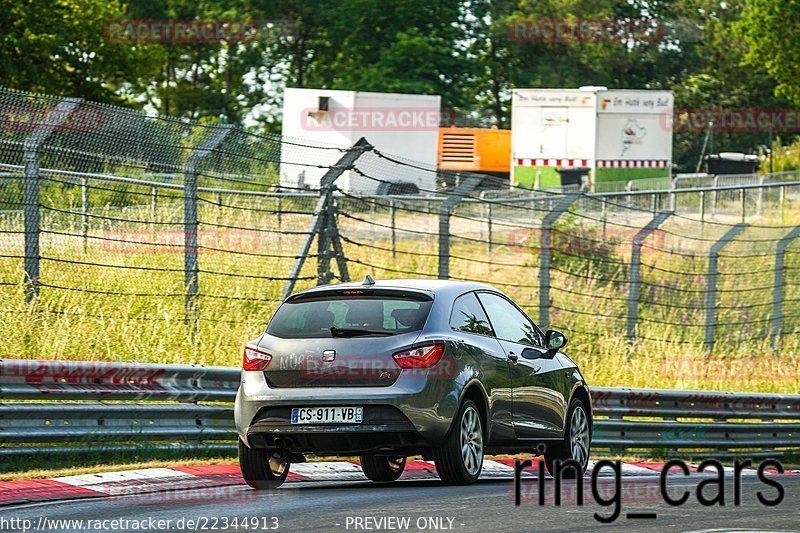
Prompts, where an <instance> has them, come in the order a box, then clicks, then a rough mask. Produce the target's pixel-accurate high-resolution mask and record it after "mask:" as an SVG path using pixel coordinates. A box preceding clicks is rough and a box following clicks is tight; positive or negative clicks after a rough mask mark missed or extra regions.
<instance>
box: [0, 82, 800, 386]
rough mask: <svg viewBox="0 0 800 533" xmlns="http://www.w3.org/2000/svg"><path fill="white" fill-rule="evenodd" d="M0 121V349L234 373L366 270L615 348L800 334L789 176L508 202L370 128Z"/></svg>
mask: <svg viewBox="0 0 800 533" xmlns="http://www.w3.org/2000/svg"><path fill="white" fill-rule="evenodd" d="M0 113H2V115H1V116H2V131H1V133H0V322H1V323H2V327H0V333H1V334H2V337H3V343H0V345H1V346H2V349H1V350H2V351H1V352H0V357H2V358H6V357H29V358H41V357H45V356H47V357H54V358H74V359H85V358H87V356H89V357H94V358H100V359H108V360H136V361H147V362H175V361H180V362H197V363H207V364H214V363H225V364H235V363H237V359H238V358H239V351H240V346H241V344H242V342H243V341H245V340H247V339H249V338H252V337H254V336H256V335H257V334H258V333H259V332H260V331H262V330H263V327H264V325H265V324H266V322H267V320H268V319H269V317H270V316H271V314H272V312H273V311H274V309H275V308H276V307H277V305H278V304H279V303H280V300H281V299H282V297H284V296H285V295H286V294H288V293H289V292H291V291H294V290H299V289H302V288H306V287H309V286H313V285H316V284H317V283H329V282H336V281H340V280H348V279H351V278H352V279H360V278H362V277H363V276H364V275H365V274H371V275H373V276H375V277H379V278H391V277H427V278H449V279H457V280H473V281H482V282H486V283H489V284H492V285H494V286H497V287H498V288H500V289H502V290H504V291H505V292H507V293H508V294H509V295H510V296H511V297H513V298H514V299H515V300H516V301H518V302H519V303H520V304H521V305H522V306H524V307H525V309H526V310H527V311H528V312H529V314H530V315H531V316H532V317H533V318H534V319H538V322H539V323H540V325H541V326H542V327H548V326H549V327H557V328H559V329H563V330H564V331H566V332H567V333H569V334H570V335H571V337H572V339H580V340H582V341H583V342H584V343H585V345H586V346H592V345H597V344H598V343H610V345H612V346H614V347H615V348H614V349H618V350H619V351H621V352H624V351H625V350H629V349H630V347H631V346H635V345H637V344H641V343H651V345H652V346H653V347H655V348H654V349H659V348H658V347H665V346H667V347H671V348H670V349H674V350H681V349H684V348H687V349H689V348H691V349H692V350H702V351H703V352H704V353H708V354H714V353H720V352H724V351H726V350H731V349H733V348H736V347H741V346H742V345H743V344H746V345H749V346H754V347H757V348H754V349H758V350H762V351H764V350H769V351H770V353H777V352H778V350H780V348H781V347H782V345H783V344H785V343H786V342H787V340H788V342H794V343H796V338H797V333H798V332H799V331H800V305H798V302H800V273H798V270H800V253H799V252H800V239H798V238H797V237H798V236H800V230H798V229H797V227H796V225H797V224H800V218H799V217H798V215H797V213H798V212H797V210H796V209H793V207H792V206H793V205H796V202H797V201H798V199H800V181H798V180H800V175H797V174H796V173H783V174H779V175H778V174H776V175H771V176H756V177H747V178H744V177H742V178H738V179H737V180H733V179H715V178H710V179H706V178H698V179H697V180H695V181H690V180H688V179H687V180H680V181H672V182H671V183H670V184H667V186H661V185H662V184H658V186H655V185H654V186H652V187H650V188H647V189H645V190H643V189H642V187H640V185H643V184H637V185H636V187H627V188H624V189H622V190H609V191H595V192H592V193H582V192H577V191H538V192H535V191H523V190H514V191H513V194H509V193H507V192H503V191H486V190H481V189H480V183H481V181H482V180H483V179H484V177H483V176H481V175H476V174H466V173H461V174H455V173H448V172H443V171H438V170H437V169H435V168H428V167H426V166H424V165H420V164H418V163H415V162H413V161H406V160H401V159H398V158H396V157H394V156H391V155H389V154H385V153H383V152H381V151H380V150H378V149H375V148H374V147H372V146H371V145H370V144H369V143H368V139H367V140H362V141H361V142H360V143H357V144H356V145H355V146H352V147H348V146H324V145H321V144H319V143H311V142H306V141H302V140H296V139H287V138H283V137H280V136H277V135H258V134H254V133H251V132H247V131H244V130H242V129H240V128H238V127H233V126H227V125H209V124H201V123H196V122H190V121H185V120H178V119H172V118H168V117H154V116H148V115H146V114H144V113H141V112H138V111H132V110H128V109H123V108H115V107H110V106H106V105H100V104H94V103H91V102H84V101H81V100H76V99H61V98H55V97H47V96H38V95H31V94H24V93H18V92H12V91H5V90H2V91H0ZM426 173H432V174H433V175H435V176H434V177H435V181H431V180H429V181H428V182H429V183H430V182H434V183H437V184H439V185H437V186H436V187H435V188H429V189H425V188H421V189H420V190H419V192H418V193H415V194H405V195H385V194H384V195H380V194H361V193H356V192H352V191H359V190H361V191H363V190H381V187H380V186H379V185H381V184H387V185H391V184H396V183H397V182H408V183H422V182H423V181H424V180H420V176H421V175H425V174H426ZM306 174H307V175H310V176H311V175H313V176H321V177H319V179H314V180H310V181H311V182H312V183H311V185H309V184H308V183H306V182H305V181H304V180H303V179H296V178H297V176H304V175H306ZM282 175H283V176H284V177H287V176H290V177H291V179H284V180H283V181H284V184H283V185H281V177H282ZM287 183H289V185H286V184H287ZM445 184H446V185H445ZM384 190H391V188H390V187H386V188H384ZM573 342H574V340H573ZM692 353H694V352H692ZM795 370H796V369H795ZM669 371H670V369H669V368H666V369H665V372H669ZM787 371H791V369H789V370H787ZM794 375H795V377H796V375H797V373H796V372H795V374H794Z"/></svg>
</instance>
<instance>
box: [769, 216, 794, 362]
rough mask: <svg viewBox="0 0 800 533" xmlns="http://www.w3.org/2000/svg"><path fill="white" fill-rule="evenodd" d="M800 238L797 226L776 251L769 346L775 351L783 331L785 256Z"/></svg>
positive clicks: (783, 239) (782, 238) (779, 242)
mask: <svg viewBox="0 0 800 533" xmlns="http://www.w3.org/2000/svg"><path fill="white" fill-rule="evenodd" d="M798 237H800V226H795V227H794V228H793V229H792V230H791V231H790V232H789V233H787V234H786V235H784V236H783V237H781V240H779V241H778V246H777V248H776V250H775V284H774V286H773V289H772V331H771V332H770V339H769V344H770V347H771V348H772V349H773V350H776V349H777V348H778V347H779V340H780V335H781V330H782V329H783V292H784V291H783V289H784V284H785V278H784V276H785V275H786V272H785V269H784V256H785V255H786V249H787V248H788V247H789V245H790V244H792V241H794V240H795V239H796V238H798Z"/></svg>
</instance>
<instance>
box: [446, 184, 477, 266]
mask: <svg viewBox="0 0 800 533" xmlns="http://www.w3.org/2000/svg"><path fill="white" fill-rule="evenodd" d="M458 176H460V173H459V174H457V177H458ZM482 179H483V176H481V175H476V174H470V175H468V176H467V178H466V179H464V180H461V179H460V178H458V186H457V187H456V188H455V189H454V190H453V192H451V193H450V194H449V195H448V197H447V198H446V199H445V200H444V201H443V202H442V203H441V204H439V279H448V278H449V277H450V215H452V214H453V209H455V208H456V206H457V205H458V204H460V203H461V200H463V199H464V197H465V196H467V195H468V194H469V193H471V192H472V191H474V190H475V187H477V186H478V185H479V184H480V182H481V180H482Z"/></svg>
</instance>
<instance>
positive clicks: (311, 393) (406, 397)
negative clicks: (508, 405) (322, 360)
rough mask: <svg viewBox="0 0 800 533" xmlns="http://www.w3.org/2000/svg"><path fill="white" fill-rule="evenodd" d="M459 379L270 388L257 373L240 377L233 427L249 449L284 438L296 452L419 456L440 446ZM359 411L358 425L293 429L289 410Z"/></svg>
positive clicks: (415, 377) (415, 376) (407, 376)
mask: <svg viewBox="0 0 800 533" xmlns="http://www.w3.org/2000/svg"><path fill="white" fill-rule="evenodd" d="M458 381H459V380H453V379H430V378H428V377H427V376H425V375H424V374H419V373H413V372H410V373H407V372H403V373H402V374H401V375H400V377H399V378H398V379H397V381H396V382H395V383H394V384H392V385H390V386H388V387H352V388H350V387H335V388H333V387H330V388H328V387H317V388H313V389H309V388H294V389H293V388H272V387H270V386H269V385H268V383H267V381H266V379H265V378H264V375H263V374H262V373H261V372H242V382H241V385H240V387H239V391H238V393H237V395H236V407H235V419H236V428H237V431H238V433H239V436H240V437H241V439H242V440H243V441H244V442H245V443H247V444H248V445H249V446H254V447H271V446H274V442H275V438H276V437H284V438H285V437H289V438H290V439H289V442H291V446H290V447H289V448H290V450H291V451H293V452H298V453H328V454H344V453H352V454H358V453H378V452H381V451H383V452H391V451H403V452H407V453H420V452H422V451H424V450H427V449H429V448H430V447H431V446H436V445H438V444H440V443H441V442H442V441H443V440H444V438H445V436H446V435H447V432H448V431H449V429H450V424H451V421H452V420H453V417H454V416H455V414H456V411H457V409H458V399H459V391H460V389H459V386H458V383H457V382H458ZM350 405H352V406H361V407H364V422H363V423H362V424H343V425H330V424H319V425H292V424H291V421H290V415H291V409H292V408H293V407H305V406H309V407H310V406H350Z"/></svg>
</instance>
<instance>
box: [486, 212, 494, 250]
mask: <svg viewBox="0 0 800 533" xmlns="http://www.w3.org/2000/svg"><path fill="white" fill-rule="evenodd" d="M486 207H487V208H488V211H489V216H488V217H487V219H486V231H487V233H488V238H489V240H488V241H487V243H486V248H487V251H488V252H489V261H491V260H492V251H493V248H494V243H493V242H492V241H493V240H494V235H493V233H494V232H493V231H492V219H493V217H494V213H493V211H494V203H492V202H489V203H488V204H487V206H486Z"/></svg>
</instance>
